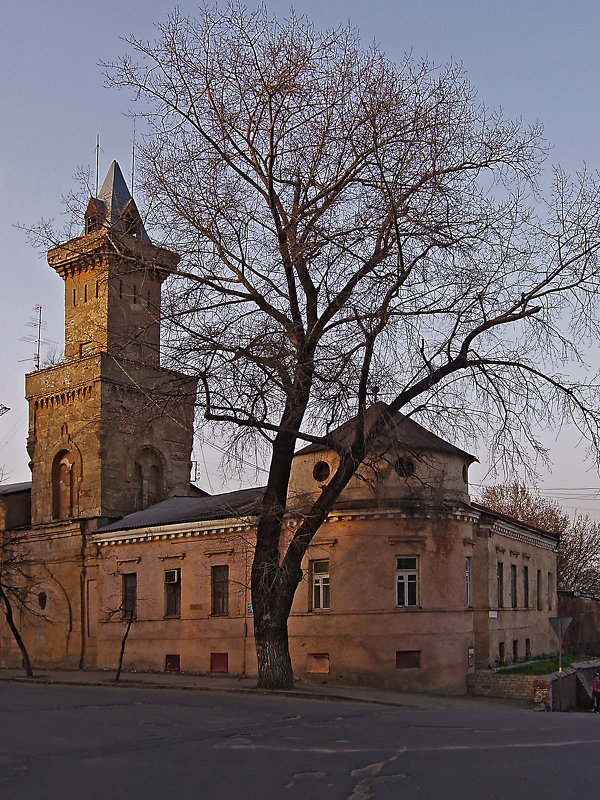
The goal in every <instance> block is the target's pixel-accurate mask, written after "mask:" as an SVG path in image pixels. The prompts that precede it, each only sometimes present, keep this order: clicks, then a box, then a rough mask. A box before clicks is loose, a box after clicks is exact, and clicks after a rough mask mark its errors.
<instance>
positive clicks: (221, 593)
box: [211, 566, 229, 616]
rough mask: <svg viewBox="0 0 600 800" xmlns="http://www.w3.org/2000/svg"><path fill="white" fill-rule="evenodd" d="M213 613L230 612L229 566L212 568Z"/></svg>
mask: <svg viewBox="0 0 600 800" xmlns="http://www.w3.org/2000/svg"><path fill="white" fill-rule="evenodd" d="M211 586H212V613H213V614H218V615H220V616H227V614H229V567H226V566H221V567H213V568H212V570H211Z"/></svg>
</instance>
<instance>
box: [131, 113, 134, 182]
mask: <svg viewBox="0 0 600 800" xmlns="http://www.w3.org/2000/svg"><path fill="white" fill-rule="evenodd" d="M134 172H135V114H134V115H133V141H132V143H131V196H132V197H133V174H134Z"/></svg>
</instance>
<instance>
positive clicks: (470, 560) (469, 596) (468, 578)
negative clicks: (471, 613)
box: [465, 556, 473, 608]
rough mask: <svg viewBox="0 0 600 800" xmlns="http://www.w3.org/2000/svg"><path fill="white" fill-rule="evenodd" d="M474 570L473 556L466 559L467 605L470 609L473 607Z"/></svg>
mask: <svg viewBox="0 0 600 800" xmlns="http://www.w3.org/2000/svg"><path fill="white" fill-rule="evenodd" d="M472 568H473V558H472V556H467V557H466V559H465V604H466V605H467V607H468V608H471V606H472V605H473V585H472V572H471V570H472Z"/></svg>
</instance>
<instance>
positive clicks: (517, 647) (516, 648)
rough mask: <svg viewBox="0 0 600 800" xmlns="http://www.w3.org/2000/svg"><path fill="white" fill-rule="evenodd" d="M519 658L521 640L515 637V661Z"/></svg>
mask: <svg viewBox="0 0 600 800" xmlns="http://www.w3.org/2000/svg"><path fill="white" fill-rule="evenodd" d="M518 660H519V640H518V639H513V661H515V662H517V661H518Z"/></svg>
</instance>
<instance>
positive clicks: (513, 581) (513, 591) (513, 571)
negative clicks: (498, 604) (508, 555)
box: [510, 564, 519, 609]
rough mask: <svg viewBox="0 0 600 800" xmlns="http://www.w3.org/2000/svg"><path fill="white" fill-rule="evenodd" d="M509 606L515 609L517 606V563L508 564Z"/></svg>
mask: <svg viewBox="0 0 600 800" xmlns="http://www.w3.org/2000/svg"><path fill="white" fill-rule="evenodd" d="M510 607H511V608H513V609H516V608H518V607H519V596H518V593H517V565H516V564H511V565H510Z"/></svg>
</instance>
